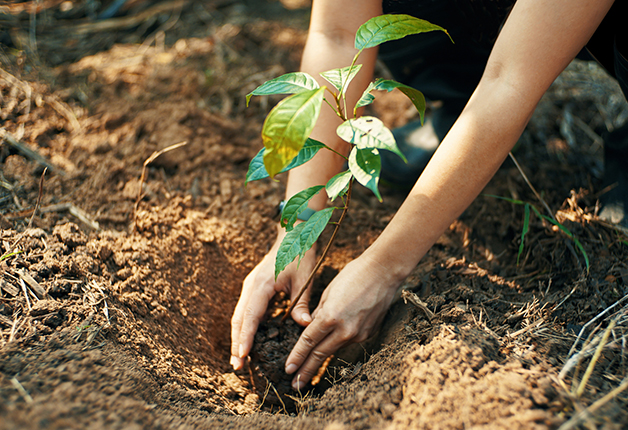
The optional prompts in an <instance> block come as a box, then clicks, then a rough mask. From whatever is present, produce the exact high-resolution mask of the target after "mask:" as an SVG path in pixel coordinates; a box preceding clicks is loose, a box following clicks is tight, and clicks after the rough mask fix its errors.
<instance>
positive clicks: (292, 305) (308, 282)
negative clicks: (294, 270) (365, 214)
mask: <svg viewBox="0 0 628 430" xmlns="http://www.w3.org/2000/svg"><path fill="white" fill-rule="evenodd" d="M352 189H353V179H351V182H349V189H348V190H347V201H346V203H345V206H344V208H342V214H340V219H339V220H338V223H337V224H336V228H334V232H333V233H332V234H331V238H329V242H327V246H325V249H324V250H323V253H322V254H321V256H320V258H319V259H318V262H317V263H316V266H314V269H312V272H311V273H310V276H308V278H307V281H305V284H303V286H302V287H301V289H300V290H299V293H298V294H297V295H296V297H295V298H294V299H293V300H292V303H290V307H289V308H288V310H287V311H286V314H285V315H284V316H283V318H282V319H281V321H282V322H283V321H285V320H286V318H288V315H290V314H291V313H292V310H293V309H294V307H295V306H296V305H297V303H298V302H299V300H300V299H301V296H302V295H303V293H305V290H307V287H308V285H310V282H312V279H313V278H314V275H315V274H316V272H317V271H318V269H320V267H321V265H322V264H323V260H325V257H326V256H327V252H328V251H329V248H331V244H332V243H333V242H334V239H335V238H336V235H337V234H338V229H339V228H340V224H342V221H343V220H344V219H345V216H346V215H347V210H348V209H349V202H351V190H352Z"/></svg>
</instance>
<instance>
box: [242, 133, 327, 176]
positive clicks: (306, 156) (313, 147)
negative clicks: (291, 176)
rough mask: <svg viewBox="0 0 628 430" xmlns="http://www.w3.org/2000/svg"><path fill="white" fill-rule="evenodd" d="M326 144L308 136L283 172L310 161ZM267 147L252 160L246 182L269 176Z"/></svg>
mask: <svg viewBox="0 0 628 430" xmlns="http://www.w3.org/2000/svg"><path fill="white" fill-rule="evenodd" d="M325 147H326V145H325V144H324V143H322V142H319V141H318V140H314V139H310V138H308V139H307V140H306V141H305V143H304V144H303V148H301V150H300V151H299V153H298V154H297V156H296V157H294V158H293V159H292V161H291V162H290V164H288V165H287V166H286V167H284V168H283V169H282V170H281V172H279V173H284V172H287V171H288V170H291V169H294V168H295V167H298V166H300V165H302V164H305V163H307V162H308V161H310V160H311V159H312V158H313V157H314V156H315V155H316V153H317V152H318V150H319V149H321V148H325ZM265 151H266V148H262V149H261V150H260V152H258V153H257V155H256V156H255V157H253V159H252V160H251V163H250V164H249V170H248V172H246V181H245V184H246V183H249V182H251V181H257V180H259V179H264V178H268V172H267V171H266V167H265V166H264V158H263V157H264V152H265Z"/></svg>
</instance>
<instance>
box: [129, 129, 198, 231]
mask: <svg viewBox="0 0 628 430" xmlns="http://www.w3.org/2000/svg"><path fill="white" fill-rule="evenodd" d="M187 144H188V143H187V141H183V142H179V143H175V144H174V145H170V146H168V147H166V148H164V149H161V150H159V151H155V152H153V153H152V155H151V156H150V157H148V158H147V159H146V161H144V167H142V174H141V175H140V186H139V190H138V192H137V200H136V201H135V208H134V209H133V230H135V228H136V227H137V210H138V208H139V206H140V201H142V197H144V194H143V193H142V188H143V187H144V181H145V180H146V167H147V166H148V165H149V164H150V163H152V162H153V161H155V160H156V159H157V157H159V156H160V155H162V154H165V153H166V152H170V151H172V150H174V149H177V148H180V147H182V146H185V145H187Z"/></svg>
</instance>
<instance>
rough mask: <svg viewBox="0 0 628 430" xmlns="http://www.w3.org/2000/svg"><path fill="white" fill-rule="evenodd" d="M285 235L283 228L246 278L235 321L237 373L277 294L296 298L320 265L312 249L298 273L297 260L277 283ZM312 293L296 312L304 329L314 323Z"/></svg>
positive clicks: (234, 363) (233, 345)
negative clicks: (313, 270)
mask: <svg viewBox="0 0 628 430" xmlns="http://www.w3.org/2000/svg"><path fill="white" fill-rule="evenodd" d="M284 236H285V231H284V230H283V229H280V233H279V236H278V237H277V240H276V241H275V244H274V245H273V247H272V249H271V250H270V252H269V253H268V254H267V255H266V256H265V257H264V259H263V260H262V261H261V262H260V263H259V264H258V265H257V266H256V267H255V268H254V269H253V270H252V271H251V273H249V274H248V276H247V277H246V278H245V279H244V283H243V285H242V293H241V294H240V299H239V300H238V304H237V305H236V308H235V310H234V312H233V317H232V318H231V365H232V366H233V368H234V369H235V370H239V369H242V367H243V366H244V359H245V358H246V357H247V356H248V355H249V352H250V351H251V347H252V346H253V340H254V338H255V332H256V331H257V327H258V325H259V323H260V321H261V320H262V318H263V316H264V313H265V312H266V308H267V307H268V303H269V302H270V300H271V299H272V298H273V296H274V295H275V293H277V292H280V291H283V292H285V293H287V294H289V295H290V298H291V299H294V297H295V296H296V295H297V294H298V293H299V290H300V289H301V287H302V286H303V284H304V283H305V281H307V278H308V276H309V275H310V272H311V271H312V269H313V268H314V265H315V264H316V250H315V247H312V249H310V250H309V251H308V252H307V253H306V254H305V256H304V257H303V259H301V263H300V264H299V265H298V266H299V268H298V270H297V262H296V260H295V261H294V262H293V263H291V264H290V265H288V267H286V269H285V270H284V271H283V272H281V273H280V274H279V276H278V277H277V282H275V258H276V256H277V250H278V249H279V245H280V244H281V241H282V240H283V237H284ZM310 290H311V285H310V286H308V289H307V290H306V291H305V293H304V294H303V296H301V299H300V300H299V302H298V303H297V304H296V306H295V307H294V309H293V310H292V318H293V319H294V320H295V321H296V322H297V323H298V324H300V325H302V326H306V325H308V324H309V323H310V322H311V321H312V316H311V315H310V310H309V308H308V304H309V302H310Z"/></svg>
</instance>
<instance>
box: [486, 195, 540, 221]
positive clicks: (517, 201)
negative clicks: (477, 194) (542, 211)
mask: <svg viewBox="0 0 628 430" xmlns="http://www.w3.org/2000/svg"><path fill="white" fill-rule="evenodd" d="M483 195H484V196H485V197H493V198H494V199H499V200H505V201H507V202H508V203H512V204H515V205H527V204H528V203H526V202H522V201H521V200H515V199H510V198H508V197H502V196H496V195H494V194H483ZM532 208H533V209H536V208H535V207H534V206H532ZM539 216H540V215H539Z"/></svg>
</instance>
